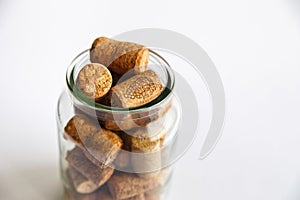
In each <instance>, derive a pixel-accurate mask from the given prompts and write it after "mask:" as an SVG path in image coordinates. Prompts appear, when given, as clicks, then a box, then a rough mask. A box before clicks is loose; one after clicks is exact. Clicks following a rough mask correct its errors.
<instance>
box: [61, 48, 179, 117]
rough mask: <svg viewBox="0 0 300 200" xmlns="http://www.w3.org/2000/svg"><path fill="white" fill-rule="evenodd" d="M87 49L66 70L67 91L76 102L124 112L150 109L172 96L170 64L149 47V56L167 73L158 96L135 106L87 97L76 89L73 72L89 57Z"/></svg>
mask: <svg viewBox="0 0 300 200" xmlns="http://www.w3.org/2000/svg"><path fill="white" fill-rule="evenodd" d="M89 51H90V49H86V50H85V51H83V52H81V53H80V54H79V55H77V56H76V57H75V58H74V59H73V60H72V62H71V64H70V65H69V67H68V69H67V72H66V82H67V88H68V91H69V92H70V93H71V95H72V96H73V97H74V98H75V99H76V101H78V103H81V104H82V105H83V106H88V107H89V108H91V109H94V110H97V111H102V112H126V113H128V112H129V113H136V112H145V111H147V110H150V109H151V110H152V109H154V108H156V107H159V106H160V105H161V104H163V103H164V102H166V101H167V100H168V99H169V98H170V97H171V96H172V95H171V94H172V91H173V89H174V85H175V78H174V72H173V70H172V68H171V66H170V65H169V63H168V62H167V61H166V60H165V59H164V58H163V57H162V56H161V55H159V54H158V53H156V52H155V51H153V50H151V49H149V53H150V56H152V57H155V58H156V59H157V60H159V62H160V64H161V65H163V66H162V67H164V70H165V72H166V75H167V82H166V86H165V88H164V90H163V91H162V93H161V94H160V95H159V96H158V97H156V98H155V99H154V100H153V101H151V102H149V103H147V104H145V105H142V106H137V107H133V108H119V107H110V106H106V105H103V104H100V103H98V102H95V101H92V100H90V99H88V98H87V97H86V96H85V95H84V94H83V93H82V92H81V91H80V90H79V89H77V87H76V84H75V78H74V73H75V67H76V65H77V63H78V62H80V61H82V60H84V59H85V60H86V59H89V56H88V55H89Z"/></svg>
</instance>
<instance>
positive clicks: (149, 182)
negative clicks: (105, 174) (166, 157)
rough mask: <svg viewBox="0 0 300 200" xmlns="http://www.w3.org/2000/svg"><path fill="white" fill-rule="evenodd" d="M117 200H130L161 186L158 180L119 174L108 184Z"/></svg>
mask: <svg viewBox="0 0 300 200" xmlns="http://www.w3.org/2000/svg"><path fill="white" fill-rule="evenodd" d="M107 185H108V188H109V191H110V193H111V194H112V196H113V198H115V199H126V198H127V199H128V198H131V197H134V196H136V195H139V194H142V193H144V192H147V191H149V190H151V189H154V188H156V187H158V186H159V182H158V181H157V179H156V178H140V177H138V176H135V175H134V174H129V173H121V172H120V173H117V174H114V175H113V176H112V177H111V178H110V179H109V181H108V182H107Z"/></svg>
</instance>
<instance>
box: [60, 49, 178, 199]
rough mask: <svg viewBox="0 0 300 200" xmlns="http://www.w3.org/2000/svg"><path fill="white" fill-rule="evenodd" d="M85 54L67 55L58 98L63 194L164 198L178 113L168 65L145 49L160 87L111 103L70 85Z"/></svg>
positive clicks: (72, 196)
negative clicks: (141, 101)
mask: <svg viewBox="0 0 300 200" xmlns="http://www.w3.org/2000/svg"><path fill="white" fill-rule="evenodd" d="M89 58H90V56H89V50H86V51H84V52H82V53H81V54H80V55H78V56H77V57H76V58H75V59H74V60H73V61H72V63H71V65H70V66H69V68H68V70H67V76H66V82H67V89H66V90H65V91H64V92H63V93H62V94H61V96H60V98H59V100H58V107H57V127H58V138H59V150H60V173H61V180H62V183H63V187H64V196H63V199H98V200H102V199H103V200H108V199H110V200H113V199H145V198H146V199H157V200H158V199H166V195H167V191H168V187H169V185H170V182H171V181H170V179H171V174H172V164H173V160H172V159H171V156H170V155H171V153H172V149H173V148H174V147H175V144H176V135H177V134H176V133H177V128H178V125H179V122H180V116H181V110H180V108H181V107H180V104H179V101H178V100H177V98H176V96H174V94H173V88H174V81H175V80H174V74H173V71H172V69H171V68H170V66H169V64H168V63H167V62H166V61H165V60H164V59H163V58H162V57H161V56H160V55H158V54H157V53H155V52H153V51H151V50H150V58H149V64H148V69H151V70H153V71H154V72H156V74H157V75H158V76H159V77H160V79H161V81H162V83H163V85H164V86H165V89H164V90H163V92H162V93H161V94H160V95H159V96H158V97H157V98H156V99H155V100H153V101H152V102H150V103H148V104H146V105H143V106H140V107H135V108H129V109H125V108H113V107H109V106H106V105H103V104H100V103H95V102H94V101H91V100H89V99H88V98H86V97H85V96H84V95H82V94H81V93H80V92H79V91H78V90H77V88H76V87H75V80H76V77H77V75H78V73H79V71H80V70H81V69H82V68H83V67H84V66H85V65H86V64H88V63H90V59H89Z"/></svg>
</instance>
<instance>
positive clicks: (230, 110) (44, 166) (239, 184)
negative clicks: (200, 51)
mask: <svg viewBox="0 0 300 200" xmlns="http://www.w3.org/2000/svg"><path fill="white" fill-rule="evenodd" d="M144 27H155V28H165V29H170V30H174V31H177V32H180V33H183V34H185V35H186V36H188V37H190V38H191V39H193V40H194V41H196V42H197V43H198V44H200V45H201V46H202V47H203V48H204V49H205V50H206V52H207V53H208V54H209V56H210V57H211V58H212V60H213V61H214V63H215V65H216V66H217V69H218V71H219V73H220V75H221V77H222V80H223V83H224V87H225V92H226V96H227V118H226V125H225V127H224V131H223V137H222V138H221V140H220V141H219V143H218V145H217V147H216V149H215V150H214V151H213V153H212V154H211V155H210V156H209V157H208V158H207V159H205V160H203V161H199V160H198V156H199V150H200V148H199V146H198V144H200V143H201V142H200V141H196V142H195V144H194V145H193V146H192V148H191V149H190V150H189V151H188V152H187V154H186V155H185V157H184V158H183V159H181V160H180V161H179V162H178V163H177V166H176V176H174V179H173V185H172V190H171V199H172V200H182V199H189V200H200V199H202V200H220V199H225V200H227V199H228V200H229V199H230V200H240V199H243V200H265V199H272V200H299V199H300V128H299V113H300V92H299V91H300V90H299V89H300V78H299V75H300V3H299V1H297V0H226V1H224V0H210V1H191V0H185V1H174V0H164V1H159V0H152V1H138V0H130V1H106V2H104V1H99V0H97V1H96V0H95V1H81V2H79V1H71V0H70V1H58V0H51V1H38V0H36V1H34V0H28V1H15V0H1V1H0V62H1V63H0V65H1V68H0V69H1V72H0V74H1V75H0V91H1V101H0V136H1V138H0V156H1V157H0V158H1V160H0V199H1V200H2V199H3V200H7V199H8V200H10V199H12V200H15V199H22V200H23V199H30V200H35V199H39V200H43V199H45V200H55V199H58V197H57V194H58V188H60V185H59V184H58V183H59V180H58V169H57V167H58V143H57V136H56V122H55V108H56V101H57V98H58V96H59V94H60V92H61V90H62V89H63V88H64V84H65V79H64V78H65V71H66V68H67V66H68V64H69V63H70V61H71V60H72V59H73V58H74V57H75V56H76V55H77V54H78V53H79V52H81V51H82V50H84V49H87V48H89V46H90V44H91V43H92V41H93V39H95V38H96V37H98V36H102V35H105V36H114V35H116V34H119V33H121V32H124V31H128V30H132V29H137V28H144ZM174 42H176V41H174Z"/></svg>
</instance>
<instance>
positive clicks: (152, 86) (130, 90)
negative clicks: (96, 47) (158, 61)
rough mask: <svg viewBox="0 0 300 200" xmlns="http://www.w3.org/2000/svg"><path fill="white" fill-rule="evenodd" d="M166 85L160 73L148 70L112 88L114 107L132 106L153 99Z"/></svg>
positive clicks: (140, 104)
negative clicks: (159, 75) (161, 79)
mask: <svg viewBox="0 0 300 200" xmlns="http://www.w3.org/2000/svg"><path fill="white" fill-rule="evenodd" d="M163 89H164V87H163V85H162V83H161V81H160V78H159V77H158V75H157V74H156V73H155V72H154V71H152V70H147V71H145V72H142V73H140V74H137V75H135V76H133V77H131V78H129V79H127V80H126V81H124V82H122V83H120V84H117V85H116V86H114V87H112V88H111V91H112V97H111V98H112V99H111V105H112V106H113V107H122V108H132V107H138V106H142V105H144V104H147V103H149V102H151V101H153V100H154V99H155V98H157V97H158V96H159V95H160V94H161V93H162V91H163Z"/></svg>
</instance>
